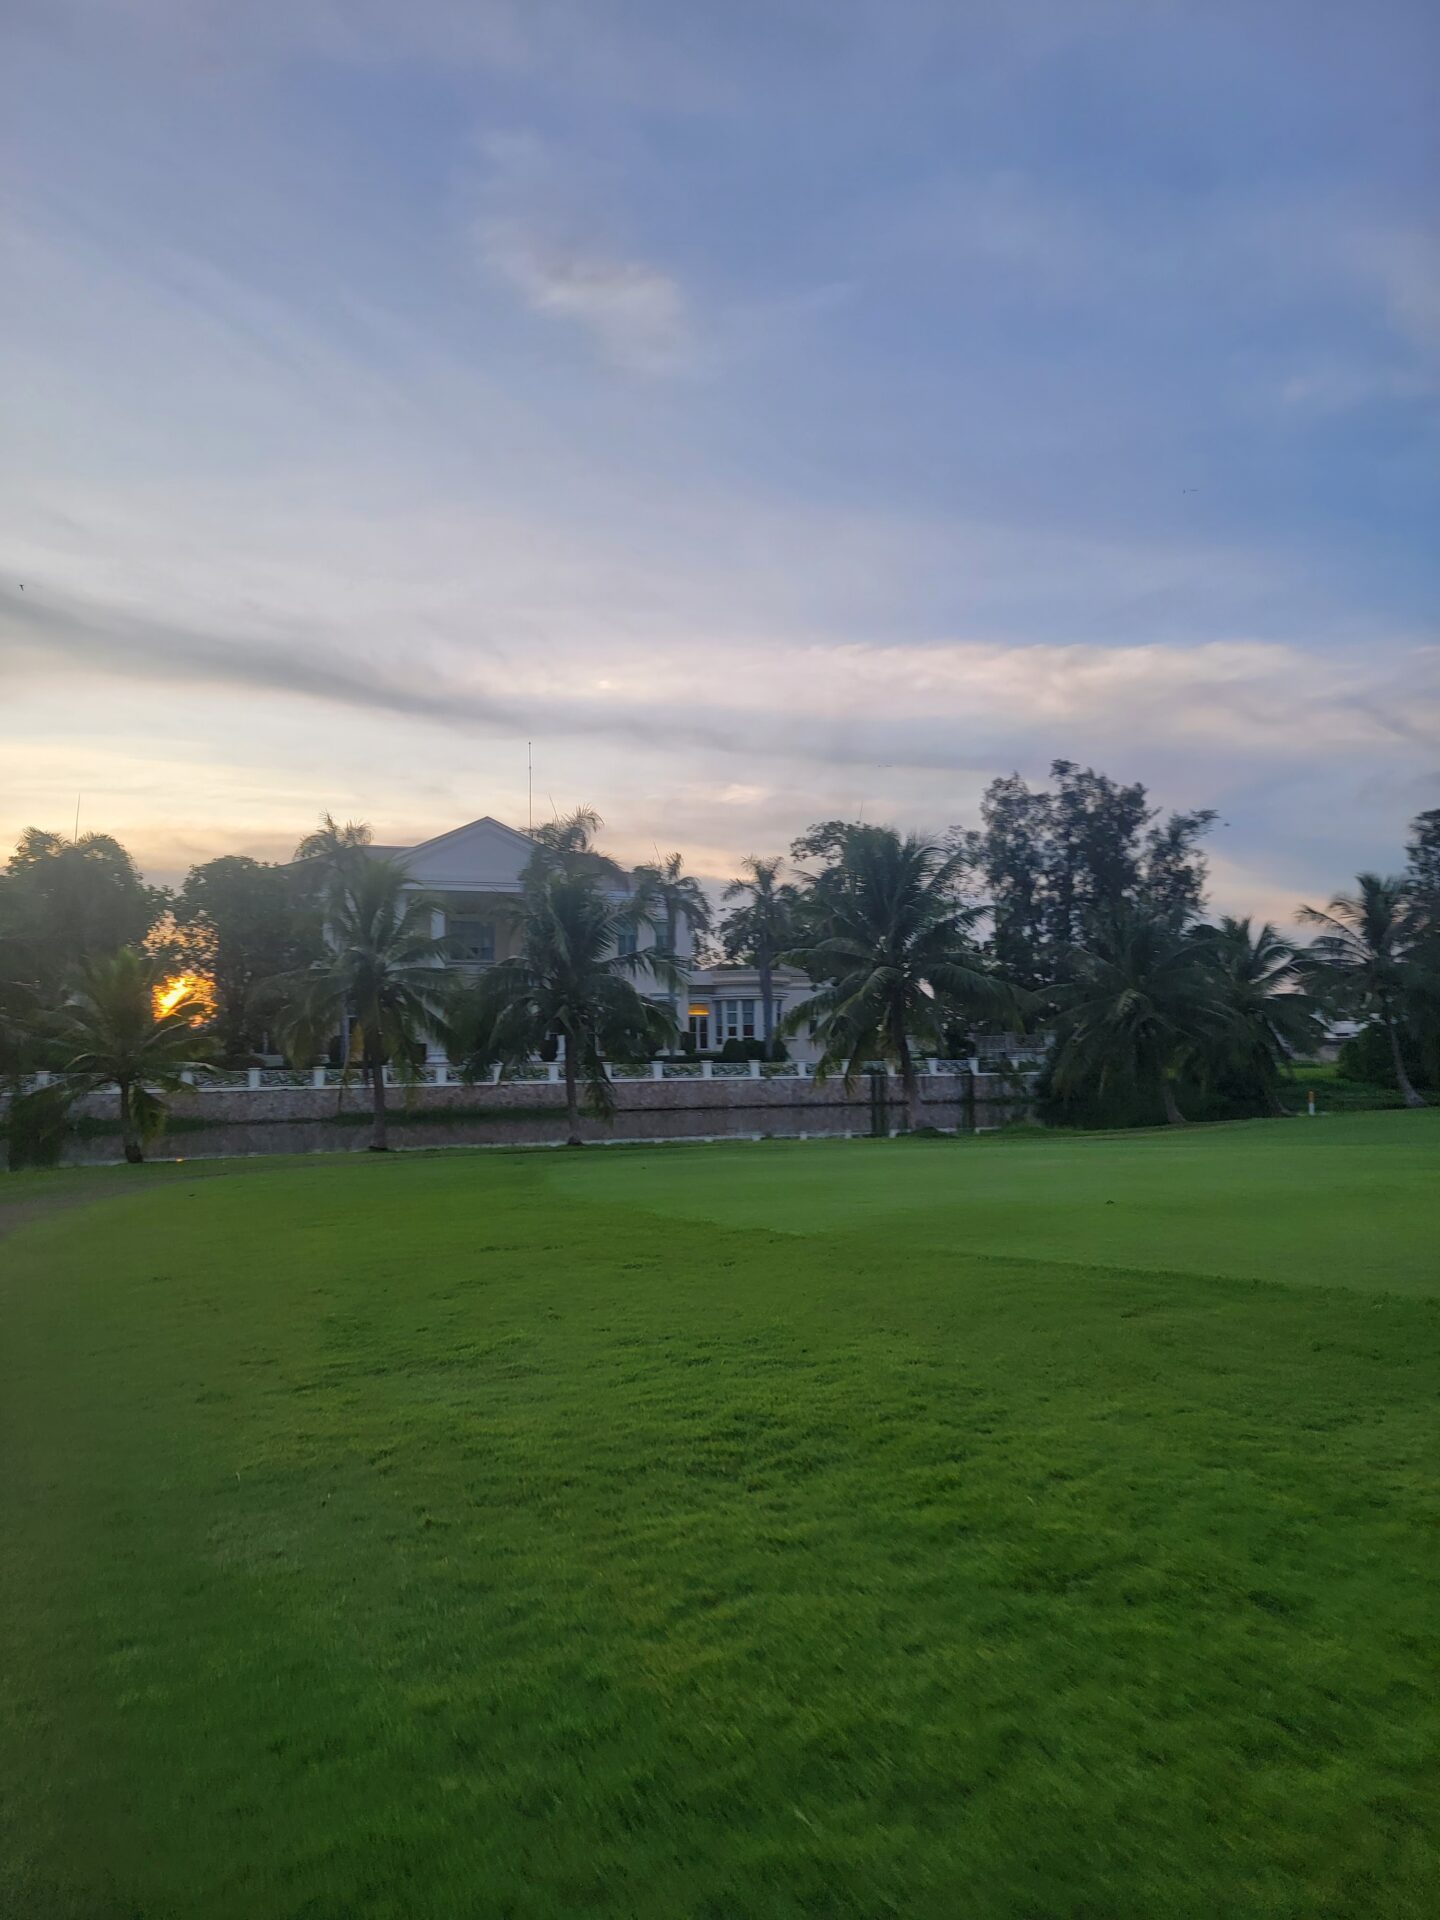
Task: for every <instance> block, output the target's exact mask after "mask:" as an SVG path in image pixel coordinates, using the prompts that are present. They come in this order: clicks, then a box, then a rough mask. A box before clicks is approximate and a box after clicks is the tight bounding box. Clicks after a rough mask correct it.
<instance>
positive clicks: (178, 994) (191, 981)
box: [152, 973, 215, 1027]
mask: <svg viewBox="0 0 1440 1920" xmlns="http://www.w3.org/2000/svg"><path fill="white" fill-rule="evenodd" d="M152 998H153V1001H154V1007H155V1018H156V1019H157V1020H163V1019H164V1018H165V1016H166V1015H167V1014H170V1013H175V1012H177V1011H179V1010H180V1009H181V1008H184V1009H185V1010H186V1011H187V1013H188V1015H189V1023H190V1025H191V1026H192V1027H199V1026H203V1025H204V1023H205V1022H206V1021H207V1020H208V1019H209V1018H210V1017H211V1015H212V1014H213V1013H214V1011H215V987H214V984H213V982H212V981H210V980H209V979H207V978H206V976H205V975H204V974H203V973H175V974H172V975H171V976H170V978H169V979H168V980H162V981H161V982H160V983H159V984H158V986H156V988H155V989H154V993H153V996H152Z"/></svg>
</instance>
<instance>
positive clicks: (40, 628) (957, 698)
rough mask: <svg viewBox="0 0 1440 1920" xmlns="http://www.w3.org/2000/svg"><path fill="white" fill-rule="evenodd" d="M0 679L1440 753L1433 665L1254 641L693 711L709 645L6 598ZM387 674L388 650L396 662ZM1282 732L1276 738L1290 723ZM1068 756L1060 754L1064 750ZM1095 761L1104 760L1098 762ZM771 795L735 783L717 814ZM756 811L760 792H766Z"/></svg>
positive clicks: (808, 741) (929, 672) (728, 664)
mask: <svg viewBox="0 0 1440 1920" xmlns="http://www.w3.org/2000/svg"><path fill="white" fill-rule="evenodd" d="M0 613H3V616H4V617H3V620H0V664H3V665H6V666H8V668H9V670H10V671H11V672H12V673H13V674H14V675H15V676H16V677H17V678H19V677H20V676H22V675H23V674H24V673H25V672H26V671H27V670H29V671H37V670H40V669H41V668H43V669H44V670H45V671H47V672H48V673H51V674H53V671H54V669H55V666H56V665H57V663H58V662H60V661H62V660H63V661H64V662H66V663H68V664H70V665H78V666H81V667H83V668H84V669H85V670H86V671H87V672H88V673H91V674H94V673H104V674H108V675H111V676H113V677H115V678H116V679H119V680H123V681H132V680H134V679H136V678H137V677H138V678H144V679H149V680H152V681H157V682H162V683H164V684H167V685H170V686H176V687H188V688H195V687H200V688H225V687H230V688H241V689H245V690H247V691H250V692H255V693H260V694H264V695H267V696H270V697H273V698H276V699H280V700H295V699H300V700H305V701H311V702H319V703H323V704H325V705H329V706H338V707H349V708H351V709H360V710H365V711H370V712H373V713H378V714H383V715H386V716H389V717H391V718H394V719H397V720H398V719H403V720H418V721H422V722H426V723H429V724H432V725H435V726H439V727H444V728H451V729H456V728H458V729H462V730H467V731H469V730H473V729H475V728H476V727H477V726H478V727H482V728H487V729H492V730H498V731H506V732H510V733H515V732H517V731H519V732H521V733H523V732H524V730H525V728H526V727H527V725H530V724H533V720H534V717H535V716H543V720H544V724H545V725H546V727H547V729H548V730H549V731H550V732H551V733H552V734H554V735H560V736H565V735H569V736H572V737H577V738H590V739H595V738H600V739H608V740H610V741H613V742H616V743H620V742H629V743H641V744H644V745H646V746H653V745H654V744H655V743H656V742H657V741H664V742H665V743H666V744H667V746H669V747H671V748H674V747H677V746H689V747H692V748H701V749H705V750H707V751H710V752H712V753H715V754H717V755H719V756H721V757H722V758H728V759H729V760H730V762H731V764H732V766H733V765H734V762H735V761H736V760H741V759H753V758H754V757H756V756H773V755H776V754H780V755H783V756H785V757H786V758H787V759H788V760H789V761H791V762H795V761H809V762H812V763H815V764H820V765H841V766H844V765H849V764H853V763H857V762H858V763H869V764H874V765H893V766H898V767H910V768H930V769H934V770H941V769H953V768H956V767H964V766H969V765H971V764H972V763H973V761H974V759H975V757H976V755H977V753H984V752H985V751H987V749H988V751H990V752H991V753H992V754H995V755H997V757H998V758H999V759H1001V760H1004V761H1009V760H1010V759H1012V758H1015V757H1020V756H1022V755H1025V754H1029V753H1033V751H1034V743H1035V742H1036V740H1037V739H1044V740H1049V741H1053V742H1056V743H1059V742H1063V741H1066V740H1082V741H1085V742H1087V743H1093V745H1101V744H1103V745H1106V746H1109V747H1112V748H1113V747H1114V746H1115V745H1117V744H1118V743H1120V742H1123V741H1124V740H1126V739H1127V738H1129V737H1133V736H1134V735H1135V734H1137V733H1142V732H1143V733H1144V735H1145V736H1146V738H1147V739H1148V740H1149V742H1150V743H1151V744H1152V745H1153V744H1155V743H1156V742H1161V741H1163V742H1167V743H1169V744H1170V745H1171V747H1172V748H1173V749H1175V750H1176V751H1177V752H1189V753H1194V754H1204V755H1208V756H1211V757H1212V758H1213V757H1217V756H1218V757H1221V758H1223V757H1224V756H1226V755H1229V754H1254V753H1256V752H1262V753H1265V754H1268V755H1270V756H1273V757H1275V758H1277V759H1280V758H1285V757H1292V758H1293V757H1296V756H1298V757H1299V758H1301V759H1305V758H1308V757H1311V756H1313V755H1314V754H1316V753H1329V754H1332V755H1337V756H1354V755H1367V754H1369V755H1373V754H1374V753H1375V752H1376V751H1377V750H1384V749H1386V748H1388V747H1399V748H1402V749H1418V750H1420V751H1428V748H1429V745H1430V743H1431V742H1433V740H1434V739H1435V738H1436V737H1440V649H1437V648H1434V647H1417V648H1414V649H1411V650H1408V651H1406V652H1405V653H1403V654H1402V655H1401V656H1400V657H1399V659H1398V661H1397V662H1396V664H1395V665H1394V666H1393V667H1392V668H1391V669H1390V671H1389V672H1388V674H1387V673H1384V672H1379V671H1377V669H1376V666H1375V663H1374V662H1373V660H1371V659H1369V658H1362V659H1342V660H1328V661H1324V662H1322V661H1318V660H1316V659H1314V658H1313V657H1310V656H1307V655H1305V654H1304V653H1302V652H1301V651H1300V650H1298V649H1296V648H1294V647H1290V646H1286V645H1282V644H1275V643H1269V642H1260V641H1217V642H1212V643H1209V644H1206V645H1201V646H1195V647H1165V646H1135V647H1116V646H1103V645H1095V644H1092V645H1069V646H1047V645H1035V646H1028V647H1016V646H1009V645H1003V644H996V643H986V642H980V641H952V642H948V643H932V644H929V645H926V646H903V645H902V646H881V645H875V644H866V643H860V642H844V643H838V644H837V643H825V642H819V641H815V642H811V643H810V644H808V645H794V644H792V645H790V646H788V647H786V648H783V649H779V648H777V647H776V646H775V645H774V644H773V643H767V642H765V641H764V640H761V639H756V640H751V641H748V642H746V641H737V640H735V639H734V638H733V637H731V638H730V639H728V641H727V642H726V643H725V644H724V647H723V658H724V662H725V674H724V686H725V690H724V692H723V694H720V695H717V694H716V693H715V691H714V690H708V689H707V696H706V698H705V699H703V700H702V701H699V702H697V701H696V699H695V698H694V692H695V668H694V659H695V658H696V657H700V658H719V657H720V652H719V651H718V650H717V649H716V648H712V647H711V646H710V645H709V644H708V642H707V639H706V636H705V635H703V634H698V635H695V636H693V637H692V643H691V645H690V646H689V647H680V646H675V647H671V648H668V649H662V650H657V649H656V648H655V646H654V645H653V644H652V643H650V642H649V641H644V642H635V641H630V642H627V641H625V640H623V639H619V638H615V637H611V638H610V639H609V641H608V642H607V643H606V644H605V646H604V647H603V649H597V648H595V647H593V646H591V645H588V644H587V643H586V641H585V640H583V639H580V640H578V641H576V642H572V643H571V644H570V645H568V646H567V645H564V644H563V643H562V644H559V645H552V646H550V647H547V648H537V649H531V650H515V651H513V652H511V653H510V654H508V655H507V657H506V658H505V661H504V665H503V668H502V667H501V666H500V665H499V664H498V662H497V661H496V659H495V658H494V657H492V656H491V655H490V652H489V650H488V649H480V650H479V651H478V654H477V652H476V651H475V650H473V649H472V650H469V651H468V652H467V651H465V650H462V649H460V648H458V647H456V646H455V645H453V644H451V645H448V646H447V645H445V644H443V643H440V642H432V643H430V644H429V645H423V644H422V645H416V644H413V643H412V644H411V645H408V646H407V647H406V648H405V649H404V650H403V658H402V659H401V661H400V662H399V663H398V664H391V661H390V659H389V658H387V657H386V656H385V654H384V653H383V652H381V651H378V650H377V651H374V652H368V653H367V651H365V650H364V649H363V647H361V646H359V645H357V643H356V642H355V641H354V640H353V639H352V640H350V641H349V643H348V644H347V646H346V647H345V648H344V649H343V650H342V648H341V646H340V645H339V644H337V642H336V640H335V639H334V638H333V636H331V635H330V634H328V633H326V632H325V630H324V629H323V627H319V628H317V627H314V626H312V627H310V628H309V629H306V628H304V627H302V626H300V625H298V624H297V625H293V626H292V627H291V628H289V629H288V630H286V631H283V632H275V631H270V632H265V631H258V630H250V631H246V630H244V629H239V628H237V629H230V630H225V629H218V628H214V627H206V626H203V625H199V624H196V625H191V626H183V627H182V626H177V625H175V624H173V623H169V622H167V621H165V620H164V619H161V618H157V617H155V616H154V615H153V614H151V613H147V612H144V611H142V610H140V609H138V608H135V607H133V606H125V605H118V604H105V603H103V602H99V601H86V600H80V599H77V598H75V597H73V596H70V597H66V598H57V597H54V596H50V595H45V596H40V595H36V594H33V593H31V594H24V595H22V594H19V593H15V592H7V593H6V594H5V595H4V597H3V599H0ZM389 652H390V654H392V655H393V652H394V649H393V648H392V649H390V650H389ZM1282 711H1283V712H1284V713H1285V715H1286V724H1285V726H1284V727H1283V728H1277V726H1276V715H1277V713H1280V712H1282ZM1057 750H1058V748H1057ZM1086 750H1087V751H1089V750H1093V747H1092V746H1087V748H1086ZM756 791H757V790H756V789H755V788H754V787H752V786H750V785H747V784H745V783H743V782H737V781H735V780H733V779H732V780H727V781H725V782H723V783H722V793H725V794H728V795H729V796H731V797H732V798H733V799H739V800H742V801H748V800H749V799H751V798H752V796H753V795H755V793H756ZM761 791H763V789H762V790H761Z"/></svg>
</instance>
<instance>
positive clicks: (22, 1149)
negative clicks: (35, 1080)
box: [5, 1087, 70, 1173]
mask: <svg viewBox="0 0 1440 1920" xmlns="http://www.w3.org/2000/svg"><path fill="white" fill-rule="evenodd" d="M69 1130H70V1094H69V1092H68V1090H67V1089H66V1088H64V1087H36V1088H35V1089H34V1091H33V1092H31V1093H17V1094H16V1095H15V1098H14V1099H13V1100H12V1101H11V1102H10V1112H9V1116H8V1118H7V1119H6V1122H5V1143H6V1158H7V1160H8V1162H9V1166H10V1171H11V1172H12V1173H18V1172H19V1170H20V1168H21V1167H53V1166H54V1165H55V1163H56V1162H57V1161H58V1160H59V1158H60V1149H61V1147H63V1146H64V1144H65V1135H66V1133H67V1132H68V1131H69Z"/></svg>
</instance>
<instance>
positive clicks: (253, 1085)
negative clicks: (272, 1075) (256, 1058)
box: [245, 1067, 260, 1093]
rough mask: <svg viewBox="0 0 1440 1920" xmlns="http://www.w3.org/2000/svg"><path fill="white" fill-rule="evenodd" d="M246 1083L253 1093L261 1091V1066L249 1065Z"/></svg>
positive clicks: (246, 1070)
mask: <svg viewBox="0 0 1440 1920" xmlns="http://www.w3.org/2000/svg"><path fill="white" fill-rule="evenodd" d="M245 1084H246V1086H247V1087H248V1088H249V1089H250V1091H251V1093H258V1092H259V1091H260V1069H259V1067H247V1068H246V1069H245Z"/></svg>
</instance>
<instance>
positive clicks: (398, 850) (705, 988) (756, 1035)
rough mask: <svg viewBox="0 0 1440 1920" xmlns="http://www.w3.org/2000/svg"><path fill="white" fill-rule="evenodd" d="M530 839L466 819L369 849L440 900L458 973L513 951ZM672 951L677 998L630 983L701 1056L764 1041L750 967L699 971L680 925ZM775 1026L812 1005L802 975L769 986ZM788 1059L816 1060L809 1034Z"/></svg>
mask: <svg viewBox="0 0 1440 1920" xmlns="http://www.w3.org/2000/svg"><path fill="white" fill-rule="evenodd" d="M534 844H535V843H534V842H533V841H532V840H531V839H530V837H529V835H528V834H524V833H519V832H517V831H516V829H515V828H514V827H507V826H506V825H505V824H504V822H503V821H500V820H494V819H491V818H490V816H489V815H488V814H487V815H486V816H485V817H484V818H483V819H480V820H471V821H470V822H469V823H468V825H466V826H463V827H454V828H452V829H451V831H450V832H449V833H442V834H437V835H436V837H435V838H434V839H433V840H423V841H421V843H420V844H419V846H415V847H372V848H371V849H370V851H371V852H372V853H373V854H375V855H377V856H385V857H387V858H389V859H392V860H397V861H399V862H400V863H401V864H402V865H403V866H404V868H405V870H406V872H407V873H408V874H409V876H410V879H411V883H412V884H413V885H414V886H415V887H416V888H418V889H420V890H423V891H424V892H425V893H428V894H432V895H433V896H434V897H435V899H436V902H437V905H436V909H435V916H434V922H433V931H434V934H435V937H436V938H437V939H439V938H444V939H445V940H446V942H447V945H448V948H449V952H450V956H451V957H450V958H449V959H448V960H447V962H446V964H447V966H450V967H452V968H454V969H455V970H457V971H458V972H460V973H462V974H466V973H479V972H480V971H481V970H482V969H483V968H486V967H490V966H493V965H494V964H495V962H496V961H497V960H504V959H506V958H508V957H509V956H510V955H511V954H512V953H514V951H515V950H516V943H517V941H518V937H519V936H518V929H517V927H516V924H515V921H514V919H513V917H512V916H511V915H510V914H508V913H507V912H506V910H505V909H506V902H507V901H510V900H514V899H516V898H517V897H518V895H519V893H520V875H521V872H522V870H523V868H524V866H525V863H526V861H527V860H528V859H529V858H530V855H531V854H532V853H533V851H534ZM664 937H665V930H664V928H663V927H651V928H641V929H640V931H639V933H638V934H637V936H636V945H637V950H638V951H639V952H640V953H641V954H643V953H644V951H645V949H646V948H647V947H654V946H655V945H657V943H663V940H664ZM675 945H676V953H677V957H678V961H679V964H680V967H681V970H682V973H683V975H684V979H685V985H684V986H683V987H682V989H681V990H680V992H679V993H678V995H677V994H675V993H673V992H672V991H671V990H670V989H669V988H668V987H665V986H662V985H661V984H660V982H659V981H657V980H656V979H655V976H654V975H653V974H652V973H650V972H648V970H647V969H645V968H644V967H643V966H642V967H641V968H639V969H638V970H637V972H636V975H635V984H636V985H637V986H638V987H639V989H640V991H641V992H642V993H644V994H645V995H646V996H647V997H648V998H650V999H652V1000H656V1001H659V1002H661V1003H662V1004H663V1005H665V1006H666V1007H673V1008H674V1009H675V1011H676V1013H677V1014H678V1017H679V1027H680V1030H681V1032H688V1033H689V1034H690V1036H691V1037H692V1039H693V1042H694V1046H695V1050H696V1052H697V1053H702V1054H704V1053H718V1052H719V1051H720V1049H721V1048H722V1047H723V1046H724V1044H725V1042H726V1041H727V1040H741V1041H744V1040H761V1039H763V1038H764V1034H765V1016H764V1005H763V1000H762V996H761V992H760V980H759V976H758V974H757V973H756V971H755V969H754V968H753V967H730V966H725V967H697V966H695V965H693V964H692V959H693V955H694V952H695V941H694V933H693V929H692V928H691V927H690V925H689V923H688V922H687V921H686V920H685V919H684V918H683V916H682V918H681V921H680V925H679V927H678V928H677V930H676V942H675ZM772 991H773V994H774V999H775V1021H776V1024H777V1026H778V1024H779V1022H780V1020H781V1019H782V1018H783V1016H784V1015H785V1014H786V1013H787V1012H790V1011H791V1010H793V1009H794V1008H795V1007H796V1006H797V1005H798V1004H799V1003H801V1002H803V1001H805V1000H807V999H809V997H810V995H811V993H812V992H813V988H812V986H811V983H810V981H809V980H807V979H806V977H805V976H804V974H801V973H797V972H795V971H794V969H793V968H788V967H777V968H776V969H775V974H774V979H773V982H772ZM786 1046H787V1048H788V1051H789V1054H790V1057H791V1059H792V1060H806V1061H811V1062H813V1061H814V1060H815V1059H817V1058H818V1049H817V1048H816V1047H815V1045H814V1043H813V1042H812V1040H811V1039H810V1036H809V1034H808V1033H807V1032H804V1031H802V1032H801V1033H799V1034H796V1035H795V1036H793V1037H792V1038H790V1039H788V1040H787V1041H786Z"/></svg>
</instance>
